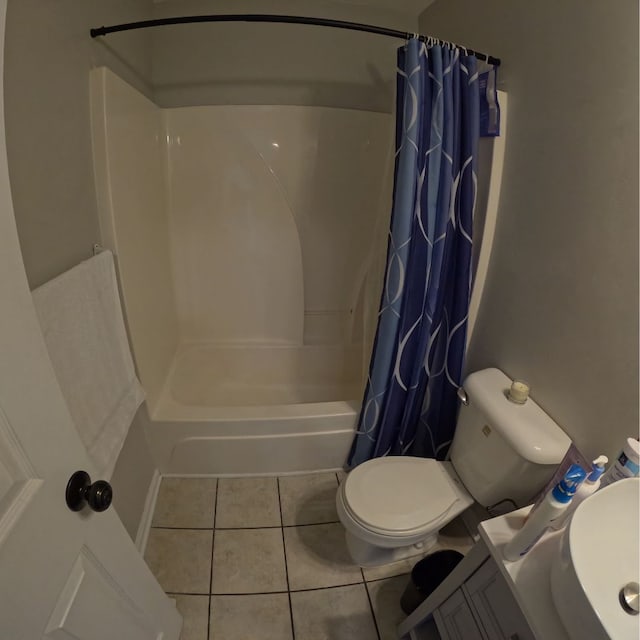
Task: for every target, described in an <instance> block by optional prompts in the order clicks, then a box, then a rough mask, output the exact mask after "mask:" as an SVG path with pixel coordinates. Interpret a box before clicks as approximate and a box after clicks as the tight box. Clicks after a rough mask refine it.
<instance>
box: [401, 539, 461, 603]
mask: <svg viewBox="0 0 640 640" xmlns="http://www.w3.org/2000/svg"><path fill="white" fill-rule="evenodd" d="M462 558H464V555H462V554H461V553H460V552H459V551H453V550H451V549H445V550H443V551H436V552H435V553H432V554H431V555H428V556H427V557H426V558H423V559H422V560H420V561H419V562H417V563H416V564H415V566H414V567H413V569H412V570H411V577H410V578H409V584H408V585H407V586H406V588H405V590H404V593H403V594H402V597H401V598H400V606H401V607H402V610H403V611H404V612H405V613H406V614H407V615H409V614H410V613H413V611H414V610H415V609H417V608H418V606H419V605H420V604H422V603H423V602H424V601H425V600H426V599H427V597H428V596H430V595H431V594H432V593H433V592H434V591H435V590H436V588H437V587H439V586H440V584H441V583H442V582H443V580H444V579H445V578H446V577H447V576H448V575H449V574H450V573H451V572H452V571H453V570H454V569H455V567H456V566H457V564H458V563H459V562H460V560H462Z"/></svg>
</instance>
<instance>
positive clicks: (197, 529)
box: [151, 526, 213, 531]
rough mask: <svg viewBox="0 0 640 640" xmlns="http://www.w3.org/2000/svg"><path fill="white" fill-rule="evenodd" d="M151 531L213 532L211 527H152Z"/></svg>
mask: <svg viewBox="0 0 640 640" xmlns="http://www.w3.org/2000/svg"><path fill="white" fill-rule="evenodd" d="M151 528H152V529H168V530H170V531H173V530H175V531H213V527H163V526H154V527H151Z"/></svg>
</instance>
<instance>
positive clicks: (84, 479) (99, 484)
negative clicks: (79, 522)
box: [65, 471, 113, 511]
mask: <svg viewBox="0 0 640 640" xmlns="http://www.w3.org/2000/svg"><path fill="white" fill-rule="evenodd" d="M65 499H66V501H67V506H68V507H69V509H71V511H80V510H81V509H82V508H83V507H84V505H85V502H86V503H87V504H88V505H89V508H90V509H92V510H93V511H105V510H106V509H108V508H109V506H110V505H111V500H112V499H113V489H112V488H111V485H110V484H109V483H108V482H107V481H106V480H96V481H95V482H94V483H93V484H92V483H91V478H90V477H89V474H88V473H87V472H86V471H76V472H75V473H74V474H73V475H72V476H71V477H70V478H69V482H68V483H67V490H66V492H65Z"/></svg>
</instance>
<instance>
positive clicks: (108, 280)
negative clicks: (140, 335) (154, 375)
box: [32, 251, 144, 479]
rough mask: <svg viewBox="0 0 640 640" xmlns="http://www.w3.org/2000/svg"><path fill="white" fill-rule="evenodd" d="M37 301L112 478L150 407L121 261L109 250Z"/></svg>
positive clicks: (97, 458) (64, 385) (86, 430)
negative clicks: (137, 418) (132, 346)
mask: <svg viewBox="0 0 640 640" xmlns="http://www.w3.org/2000/svg"><path fill="white" fill-rule="evenodd" d="M32 295H33V302H34V304H35V307H36V312H37V314H38V319H39V321H40V326H41V328H42V333H43V334H44V338H45V342H46V344H47V349H48V351H49V356H50V358H51V362H52V363H53V368H54V371H55V373H56V377H57V378H58V384H59V385H60V388H61V390H62V394H63V396H64V398H65V400H66V401H67V405H68V407H69V412H70V413H71V417H72V418H73V420H74V422H75V425H76V429H77V431H78V434H79V435H80V439H81V440H82V442H83V443H84V445H85V447H86V448H87V451H88V453H89V456H90V457H91V459H92V460H93V461H94V462H95V464H96V467H97V470H98V472H99V474H100V478H106V479H109V478H110V477H111V473H112V472H113V467H114V466H115V463H116V459H117V457H118V454H119V453H120V450H121V449H122V445H123V443H124V440H125V438H126V436H127V433H128V431H129V427H130V426H131V421H132V420H133V416H134V415H135V413H136V410H137V409H138V407H139V406H140V404H142V401H143V400H144V391H143V390H142V387H141V385H140V382H139V381H138V379H137V377H136V373H135V370H134V367H133V360H132V358H131V351H130V350H129V343H128V341H127V335H126V331H125V328H124V321H123V319H122V309H121V307H120V298H119V295H118V284H117V281H116V274H115V268H114V263H113V255H112V254H111V252H110V251H103V252H101V253H100V254H98V255H97V256H94V257H93V258H90V259H89V260H86V261H85V262H82V263H80V264H79V265H78V266H77V267H73V269H70V270H69V271H66V272H65V273H63V274H62V275H60V276H58V277H57V278H54V279H53V280H51V281H50V282H47V283H46V284H43V285H42V286H41V287H38V288H37V289H35V290H34V291H33V292H32ZM96 479H97V478H96Z"/></svg>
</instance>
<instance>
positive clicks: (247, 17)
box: [89, 13, 500, 67]
mask: <svg viewBox="0 0 640 640" xmlns="http://www.w3.org/2000/svg"><path fill="white" fill-rule="evenodd" d="M202 22H277V23H288V24H310V25H316V26H319V27H334V28H336V29H350V30H351V31H364V32H366V33H376V34H378V35H381V36H388V37H390V38H399V39H401V40H409V39H410V38H414V37H417V38H418V39H419V40H420V41H421V42H432V43H434V44H440V45H444V46H448V47H451V48H455V49H461V50H464V51H466V52H467V53H468V54H469V55H472V56H475V57H476V58H478V60H484V61H486V62H487V63H488V64H492V65H494V66H495V67H499V66H500V58H494V57H493V56H488V55H487V54H485V53H480V52H479V51H473V50H472V49H468V48H467V47H463V46H460V45H458V44H454V43H453V42H447V41H446V40H439V39H438V38H432V37H431V36H423V35H419V34H414V33H409V32H408V31H398V30H396V29H386V28H385V27H376V26H374V25H371V24H360V23H359V22H345V21H343V20H329V19H328V18H306V17H303V16H281V15H271V14H260V13H247V14H244V13H241V14H222V15H207V16H176V17H174V18H158V19H156V20H141V21H140V22H125V23H123V24H114V25H111V26H109V27H98V28H97V29H91V31H90V32H89V33H90V34H91V37H92V38H97V37H98V36H106V35H108V34H110V33H118V32H119V31H132V30H134V29H147V28H148V27H163V26H166V25H172V24H193V23H202Z"/></svg>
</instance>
